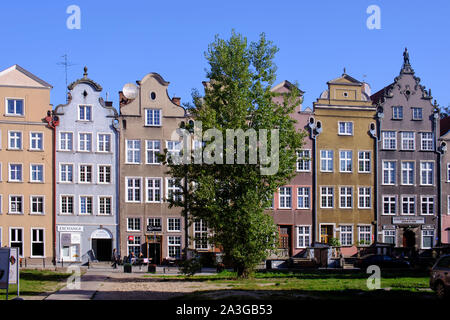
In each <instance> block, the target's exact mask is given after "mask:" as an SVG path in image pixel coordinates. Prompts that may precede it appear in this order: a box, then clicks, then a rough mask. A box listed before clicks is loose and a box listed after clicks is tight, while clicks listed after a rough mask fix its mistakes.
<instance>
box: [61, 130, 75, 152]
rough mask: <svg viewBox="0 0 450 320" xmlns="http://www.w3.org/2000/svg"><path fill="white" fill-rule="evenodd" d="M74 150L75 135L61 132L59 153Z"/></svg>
mask: <svg viewBox="0 0 450 320" xmlns="http://www.w3.org/2000/svg"><path fill="white" fill-rule="evenodd" d="M72 148H73V133H72V132H60V133H59V151H72Z"/></svg>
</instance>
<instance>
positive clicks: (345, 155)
mask: <svg viewBox="0 0 450 320" xmlns="http://www.w3.org/2000/svg"><path fill="white" fill-rule="evenodd" d="M168 86H169V82H167V81H165V80H164V79H163V78H162V77H161V76H160V75H159V74H157V73H149V74H147V75H146V76H145V77H144V78H143V79H142V80H139V81H136V84H132V83H128V84H126V85H125V86H124V89H123V91H120V92H119V100H120V102H119V110H117V109H116V108H114V107H113V106H112V102H109V101H104V100H103V99H102V98H101V92H102V87H101V86H100V85H99V84H98V83H96V82H94V81H93V80H91V79H89V78H88V74H87V69H86V68H85V72H84V75H83V77H82V78H80V79H78V80H76V81H75V82H73V83H72V84H70V85H69V86H68V89H69V93H68V99H67V103H66V104H62V105H58V106H56V107H55V108H53V107H52V106H51V105H50V91H51V88H52V86H51V85H49V84H48V83H46V82H45V81H43V80H41V79H39V78H38V77H36V76H35V75H33V74H31V73H30V72H28V71H26V70H24V69H23V68H21V67H19V66H17V65H15V66H13V67H11V68H8V69H6V70H4V71H2V72H0V104H4V105H3V106H0V108H1V110H4V113H2V114H0V245H1V246H5V245H6V246H12V247H18V248H19V250H20V255H21V257H25V258H27V259H30V260H34V259H39V260H42V259H46V260H54V261H70V262H76V261H80V262H84V261H86V260H87V259H98V260H109V259H110V257H111V252H112V250H113V249H117V250H118V251H119V253H120V254H121V255H128V254H129V253H130V252H134V253H135V255H138V254H139V253H141V252H142V253H143V254H144V256H145V257H150V258H152V260H153V261H155V262H156V263H158V264H159V263H163V262H164V261H165V260H166V261H167V260H173V259H175V260H176V259H180V258H181V255H182V252H183V250H184V248H185V247H186V246H188V247H189V248H191V249H195V250H198V251H201V252H218V249H217V248H214V247H213V246H212V245H211V244H210V243H208V240H207V239H208V233H209V230H208V228H207V226H206V224H205V223H204V222H203V221H201V220H199V221H194V223H192V224H187V221H186V220H185V217H183V216H182V214H181V210H180V209H179V208H169V204H168V202H167V201H166V199H167V198H169V197H171V196H173V195H174V194H175V193H176V191H177V190H179V186H178V185H177V182H176V180H175V179H174V178H173V177H170V176H168V174H167V168H166V167H165V166H164V165H162V164H161V163H160V162H159V159H158V157H157V154H159V153H161V152H162V151H163V149H165V148H167V150H168V151H169V152H179V151H180V150H181V142H180V137H179V136H178V135H177V134H175V132H176V129H177V128H179V127H180V126H181V125H182V123H183V122H184V123H186V122H187V121H190V120H191V119H190V118H189V115H188V114H187V113H186V110H185V109H184V108H183V107H182V106H181V104H180V99H179V98H176V97H174V98H170V97H169V95H168ZM327 86H328V88H327V90H325V91H324V92H323V93H322V94H321V95H320V97H319V98H318V99H317V101H316V102H315V103H314V104H313V108H312V109H310V108H306V109H303V110H302V106H298V107H297V109H296V110H295V111H294V112H293V114H292V115H291V116H292V118H293V119H295V120H296V129H297V130H306V131H307V132H308V136H307V138H306V139H305V141H304V146H303V149H302V150H299V152H298V156H299V158H298V161H297V164H296V168H295V170H296V174H295V176H294V178H293V179H292V180H291V181H289V182H288V183H287V184H286V185H284V186H283V187H281V188H279V190H278V191H277V192H276V194H275V195H274V199H273V205H272V207H271V208H269V209H267V213H268V214H270V215H272V216H273V218H274V221H275V223H276V224H277V225H278V228H279V238H280V241H279V248H280V251H279V255H281V256H285V257H290V256H295V255H297V254H301V253H302V252H304V251H305V249H306V248H308V247H310V246H313V245H314V244H315V243H331V244H334V243H336V240H339V242H340V244H341V246H342V249H341V251H342V253H343V254H344V255H353V254H354V253H356V251H357V247H358V246H369V245H371V244H373V243H390V244H393V245H394V246H397V247H413V248H416V249H427V248H431V247H433V246H436V245H437V244H439V243H440V242H443V243H449V242H450V229H449V228H450V218H449V217H450V215H449V214H450V156H449V152H445V151H446V141H447V140H450V136H449V134H448V132H449V131H450V120H449V119H443V120H441V121H440V120H439V112H438V110H437V105H436V104H433V103H432V97H431V92H430V91H426V90H425V87H424V86H422V85H421V84H420V79H419V78H417V77H416V76H415V74H414V71H413V69H412V67H411V65H410V62H409V56H408V53H407V51H405V53H404V61H403V65H402V68H401V71H400V74H399V76H397V77H396V78H395V80H394V82H393V83H392V84H390V85H388V86H386V87H385V88H383V89H382V90H380V91H378V92H377V93H375V94H373V95H371V92H370V87H369V85H368V84H367V83H364V82H360V81H358V80H356V79H354V78H353V77H351V76H349V75H347V74H346V73H345V70H344V74H342V76H340V77H339V78H337V79H334V80H331V81H329V82H327ZM291 88H292V84H291V83H290V82H288V81H283V82H282V83H280V84H278V85H276V86H275V87H273V88H272V91H273V92H276V93H279V94H280V95H279V96H277V97H276V98H275V102H281V101H282V99H283V93H286V92H288V91H289V90H291ZM301 93H302V94H303V92H301ZM440 122H442V126H440ZM186 229H188V230H186Z"/></svg>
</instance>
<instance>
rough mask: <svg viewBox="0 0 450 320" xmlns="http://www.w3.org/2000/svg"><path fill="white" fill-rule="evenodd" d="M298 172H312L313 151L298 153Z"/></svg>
mask: <svg viewBox="0 0 450 320" xmlns="http://www.w3.org/2000/svg"><path fill="white" fill-rule="evenodd" d="M297 172H311V149H302V150H299V151H297Z"/></svg>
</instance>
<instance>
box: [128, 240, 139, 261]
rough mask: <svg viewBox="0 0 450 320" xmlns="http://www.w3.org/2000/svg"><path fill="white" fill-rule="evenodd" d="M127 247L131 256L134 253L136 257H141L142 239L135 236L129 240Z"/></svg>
mask: <svg viewBox="0 0 450 320" xmlns="http://www.w3.org/2000/svg"><path fill="white" fill-rule="evenodd" d="M127 247H128V254H129V255H130V254H131V253H132V252H133V253H134V256H135V257H139V254H140V253H141V237H136V236H134V237H133V238H132V239H131V240H130V239H128V245H127Z"/></svg>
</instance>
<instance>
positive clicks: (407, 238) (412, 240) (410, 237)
mask: <svg viewBox="0 0 450 320" xmlns="http://www.w3.org/2000/svg"><path fill="white" fill-rule="evenodd" d="M415 246H416V234H415V233H414V231H412V230H411V229H406V230H405V232H403V247H405V248H413V247H415Z"/></svg>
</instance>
